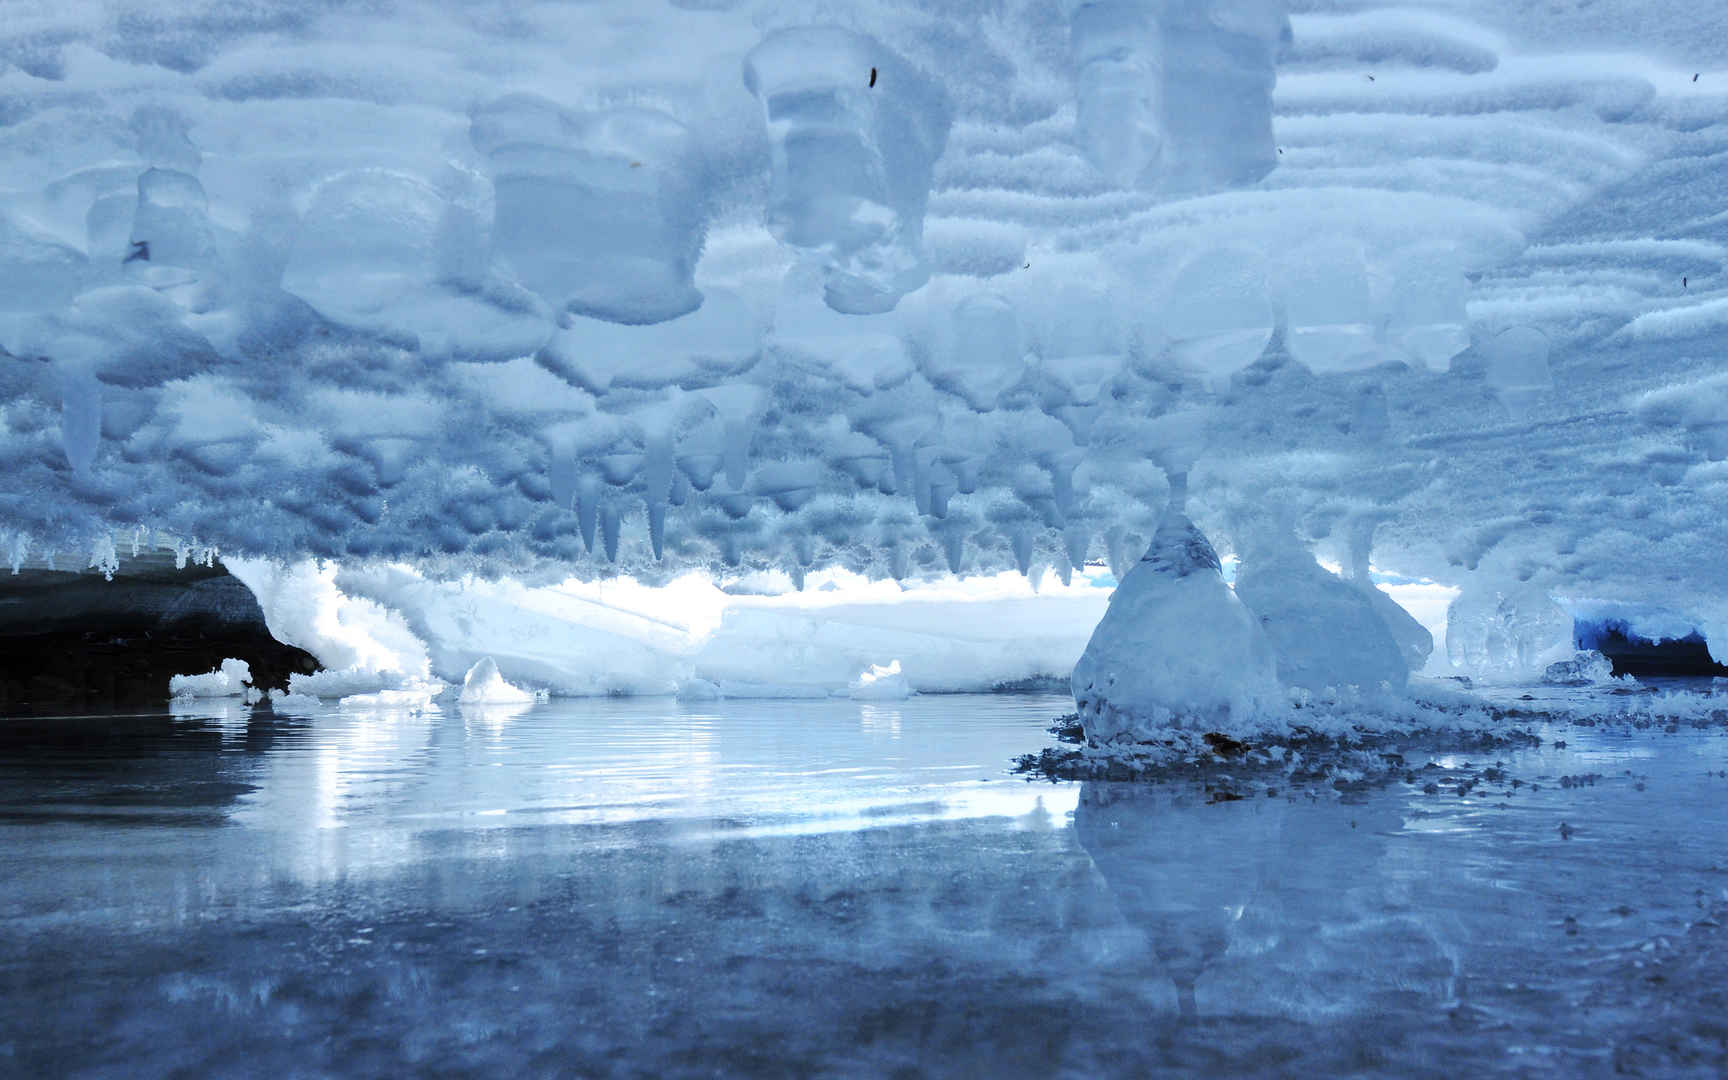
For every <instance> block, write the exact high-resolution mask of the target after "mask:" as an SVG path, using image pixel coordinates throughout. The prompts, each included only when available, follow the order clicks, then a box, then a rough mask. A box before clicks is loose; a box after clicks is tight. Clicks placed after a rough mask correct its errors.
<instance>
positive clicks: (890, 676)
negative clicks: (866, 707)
mask: <svg viewBox="0 0 1728 1080" xmlns="http://www.w3.org/2000/svg"><path fill="white" fill-rule="evenodd" d="M846 693H847V696H848V697H850V698H851V699H852V700H853V701H902V700H904V699H906V698H908V697H911V696H912V684H911V683H909V682H907V681H906V676H905V675H904V674H902V673H901V671H900V661H898V660H894V661H891V662H890V663H889V664H888V665H887V666H886V667H883V666H882V665H880V664H871V665H870V667H869V668H868V669H866V670H865V671H863V672H862V673H860V674H859V676H858V677H857V678H856V679H854V680H852V682H851V684H850V685H848V686H847V688H846Z"/></svg>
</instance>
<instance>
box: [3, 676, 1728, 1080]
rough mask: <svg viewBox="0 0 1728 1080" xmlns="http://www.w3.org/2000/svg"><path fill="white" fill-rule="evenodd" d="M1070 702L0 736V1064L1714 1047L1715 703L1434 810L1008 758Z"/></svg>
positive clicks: (1725, 946)
mask: <svg viewBox="0 0 1728 1080" xmlns="http://www.w3.org/2000/svg"><path fill="white" fill-rule="evenodd" d="M1600 693H1601V691H1595V690H1592V691H1576V690H1553V689H1549V690H1546V691H1544V692H1543V696H1542V697H1541V699H1540V700H1539V701H1537V702H1535V703H1534V704H1537V705H1541V704H1570V705H1572V706H1573V707H1586V708H1588V707H1590V706H1592V704H1595V705H1600V704H1602V702H1601V701H1600V699H1596V700H1595V701H1594V702H1593V701H1592V699H1591V698H1590V696H1589V695H1591V694H1600ZM1515 696H1516V695H1514V697H1515ZM1526 704H1532V703H1526ZM1066 708H1067V702H1066V699H1062V698H1056V697H1038V696H1023V697H999V696H998V697H961V696H955V697H942V696H926V697H919V698H913V699H911V700H907V701H893V702H852V701H838V700H836V701H756V702H751V701H714V702H697V703H678V702H674V701H672V700H670V699H636V700H623V699H596V700H589V701H584V702H553V703H548V704H534V705H521V706H513V707H481V708H450V709H447V710H445V711H442V712H432V713H428V714H422V715H419V716H408V715H402V714H387V713H386V714H373V715H366V716H359V715H354V714H352V713H343V712H341V711H340V710H336V709H326V710H315V711H314V713H313V714H312V715H307V716H303V717H299V716H287V715H279V716H278V715H273V714H271V713H270V712H268V711H263V710H260V711H255V712H254V711H250V710H249V709H248V708H247V707H245V706H243V705H241V704H239V703H238V702H235V701H216V702H210V701H203V702H194V703H187V704H177V705H176V706H175V707H174V709H175V711H174V713H172V714H167V715H162V714H158V715H148V716H127V717H117V718H89V717H83V718H68V719H32V720H7V721H4V722H3V723H0V919H3V920H4V921H3V922H0V926H3V927H4V930H3V932H0V1006H3V1007H0V1073H6V1074H9V1075H19V1076H43V1075H77V1076H141V1075H142V1076H151V1075H169V1074H177V1075H237V1074H259V1075H277V1076H284V1077H286V1076H313V1075H354V1076H384V1075H407V1074H417V1075H468V1074H477V1073H478V1074H489V1075H516V1076H539V1075H566V1076H567V1075H723V1074H731V1075H735V1074H749V1075H787V1076H831V1075H842V1076H844V1075H855V1076H889V1075H901V1076H917V1075H967V1076H1004V1075H1036V1076H1098V1075H1120V1076H1146V1075H1155V1074H1178V1075H1180V1074H1208V1075H1285V1074H1291V1075H1295V1074H1305V1075H1310V1076H1328V1075H1344V1074H1354V1075H1380V1076H1401V1077H1402V1076H1448V1077H1451V1076H1460V1075H1471V1076H1483V1075H1489V1076H1499V1075H1514V1076H1524V1075H1555V1076H1594V1075H1611V1074H1615V1073H1616V1072H1631V1073H1634V1074H1645V1075H1664V1076H1667V1075H1700V1076H1702V1075H1719V1072H1720V1070H1721V1069H1722V1068H1723V1067H1724V1065H1725V1064H1728V1057H1725V1054H1728V1043H1725V1040H1728V1023H1725V1022H1724V1021H1723V1019H1722V1016H1723V1013H1722V1009H1721V1006H1722V999H1723V994H1724V991H1723V986H1724V985H1725V976H1728V931H1725V930H1724V929H1723V927H1722V925H1721V924H1722V921H1723V919H1724V913H1725V911H1728V892H1725V891H1724V890H1725V889H1728V852H1725V851H1724V849H1723V845H1722V836H1723V835H1724V825H1728V800H1725V799H1724V798H1723V796H1724V793H1725V792H1728V740H1725V739H1724V737H1723V734H1722V732H1721V731H1720V730H1719V729H1705V730H1699V729H1694V728H1691V727H1689V726H1684V725H1682V726H1681V727H1680V728H1679V729H1678V730H1676V731H1674V732H1665V731H1663V730H1662V729H1661V728H1655V729H1650V730H1644V731H1638V730H1617V729H1610V728H1606V727H1596V728H1581V727H1577V726H1556V727H1554V728H1553V729H1551V730H1548V731H1545V732H1544V735H1545V737H1544V740H1543V743H1542V746H1541V748H1539V749H1530V750H1522V751H1508V752H1503V753H1501V754H1499V755H1497V757H1498V761H1499V768H1500V769H1503V770H1504V773H1503V774H1502V773H1500V772H1497V771H1493V769H1494V762H1493V761H1490V760H1488V758H1481V759H1480V760H1474V761H1472V762H1471V771H1470V775H1474V776H1477V777H1479V778H1480V779H1479V781H1478V782H1477V783H1476V784H1474V785H1473V786H1471V785H1466V786H1467V787H1468V794H1465V795H1459V794H1458V793H1457V787H1458V785H1457V783H1456V782H1455V781H1454V780H1452V779H1449V778H1454V777H1456V776H1459V775H1462V773H1461V770H1462V769H1463V760H1464V759H1462V758H1460V757H1454V758H1442V759H1441V760H1440V761H1439V762H1438V764H1439V765H1440V766H1442V767H1441V768H1437V769H1423V768H1422V767H1421V764H1422V762H1423V761H1424V759H1423V758H1422V756H1421V755H1416V754H1411V755H1410V758H1409V760H1410V764H1411V766H1412V769H1413V771H1414V772H1415V773H1416V782H1415V783H1405V782H1402V780H1400V781H1399V782H1397V783H1393V784H1391V785H1390V786H1387V787H1384V788H1380V789H1375V790H1370V791H1366V792H1359V793H1352V794H1349V795H1347V796H1341V795H1340V794H1339V793H1338V792H1336V791H1333V790H1332V789H1330V788H1319V789H1312V790H1284V791H1279V792H1278V793H1277V794H1276V795H1267V794H1266V793H1264V792H1262V793H1261V794H1259V795H1258V796H1257V797H1255V798H1252V799H1246V800H1242V801H1232V802H1222V803H1216V804H1213V803H1209V802H1208V797H1207V795H1206V793H1205V792H1204V791H1203V790H1202V789H1201V788H1200V787H1199V786H1194V787H1186V786H1183V785H1171V784H1164V785H1158V786H1144V785H1141V786H1136V785H1130V784H1110V783H1100V782H1089V783H1086V784H1048V783H1035V784H1028V783H1024V782H1022V781H1020V780H1019V779H1017V778H1014V777H1011V776H1009V775H1007V773H1006V763H1007V761H1008V759H1009V758H1010V757H1011V756H1012V755H1014V754H1016V753H1020V752H1024V751H1027V750H1031V749H1034V748H1036V747H1037V746H1039V745H1042V744H1044V743H1045V742H1046V741H1047V738H1048V737H1047V735H1046V734H1045V732H1044V727H1045V725H1046V724H1047V723H1048V721H1049V719H1050V717H1051V716H1052V714H1054V713H1057V712H1060V711H1065V710H1066ZM1562 742H1563V743H1564V744H1565V745H1564V746H1561V745H1560V743H1562ZM1430 777H1438V778H1439V780H1440V782H1439V783H1437V784H1436V785H1435V786H1436V789H1437V790H1436V792H1435V793H1428V792H1427V791H1426V790H1425V788H1426V785H1427V783H1429V782H1431V781H1430V780H1429V779H1428V778H1430ZM1580 778H1582V779H1580ZM1515 782H1516V786H1514V783H1515Z"/></svg>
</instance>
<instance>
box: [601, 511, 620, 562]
mask: <svg viewBox="0 0 1728 1080" xmlns="http://www.w3.org/2000/svg"><path fill="white" fill-rule="evenodd" d="M618 524H619V522H618V508H617V507H615V506H613V505H612V504H610V503H608V504H606V505H605V506H602V507H601V508H600V539H601V541H602V542H603V543H604V544H605V545H606V561H607V562H611V563H615V562H617V561H618Z"/></svg>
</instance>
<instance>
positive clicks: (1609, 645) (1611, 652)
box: [1572, 619, 1728, 677]
mask: <svg viewBox="0 0 1728 1080" xmlns="http://www.w3.org/2000/svg"><path fill="white" fill-rule="evenodd" d="M1572 640H1573V644H1575V645H1576V646H1577V647H1578V648H1580V649H1595V650H1596V651H1597V652H1600V653H1601V654H1602V655H1603V656H1606V657H1607V658H1608V660H1609V662H1610V663H1612V664H1613V665H1614V674H1616V675H1634V676H1636V675H1669V676H1678V675H1694V676H1725V677H1728V667H1725V666H1723V665H1722V664H1718V663H1717V662H1716V661H1715V660H1714V659H1713V658H1712V657H1711V655H1710V646H1709V643H1708V642H1707V641H1705V639H1704V635H1702V634H1700V633H1699V632H1698V631H1696V630H1693V631H1692V632H1691V633H1689V634H1687V635H1686V636H1685V637H1682V638H1663V639H1661V640H1659V641H1652V640H1651V639H1649V638H1647V637H1642V636H1640V635H1638V634H1635V633H1633V632H1632V629H1631V627H1630V626H1629V625H1627V623H1626V622H1625V621H1624V620H1621V619H1604V620H1601V621H1591V620H1585V619H1575V620H1573V623H1572Z"/></svg>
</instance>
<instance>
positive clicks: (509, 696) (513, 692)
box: [456, 656, 534, 705]
mask: <svg viewBox="0 0 1728 1080" xmlns="http://www.w3.org/2000/svg"><path fill="white" fill-rule="evenodd" d="M456 700H457V701H459V702H460V703H462V704H463V705H527V704H531V703H532V702H533V701H534V693H533V691H531V690H523V689H522V688H521V687H517V686H512V685H510V684H509V683H507V682H505V681H504V676H502V675H500V674H498V665H497V664H496V663H495V662H494V661H493V659H492V658H491V657H490V656H488V657H485V658H483V659H481V660H479V661H477V662H476V663H475V664H474V666H473V667H471V668H469V669H468V674H467V675H466V676H464V677H463V679H462V692H461V694H459V695H458V696H457V699H456Z"/></svg>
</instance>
